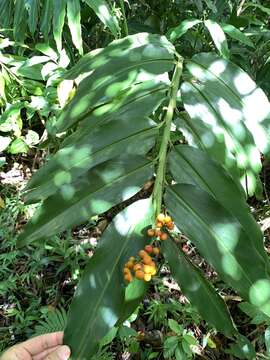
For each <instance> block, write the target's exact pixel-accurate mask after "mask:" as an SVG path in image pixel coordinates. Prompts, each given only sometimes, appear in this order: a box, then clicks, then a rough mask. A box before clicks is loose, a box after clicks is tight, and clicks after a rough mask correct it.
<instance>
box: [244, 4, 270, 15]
mask: <svg viewBox="0 0 270 360" xmlns="http://www.w3.org/2000/svg"><path fill="white" fill-rule="evenodd" d="M250 6H251V7H255V8H257V9H260V10H261V11H263V12H264V13H266V14H267V15H270V8H268V7H266V6H263V5H260V4H253V3H247V4H245V9H247V8H248V7H250Z"/></svg>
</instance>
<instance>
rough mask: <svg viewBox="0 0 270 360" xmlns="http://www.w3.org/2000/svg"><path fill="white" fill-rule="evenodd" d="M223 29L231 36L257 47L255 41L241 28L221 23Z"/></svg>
mask: <svg viewBox="0 0 270 360" xmlns="http://www.w3.org/2000/svg"><path fill="white" fill-rule="evenodd" d="M220 26H221V28H222V30H223V31H224V32H225V33H226V34H228V35H229V36H230V37H231V38H233V39H235V40H238V41H240V42H241V43H243V44H245V45H247V46H251V47H253V48H254V47H255V46H254V44H253V42H252V41H251V40H250V39H249V38H248V37H247V36H246V35H245V34H244V33H243V32H242V31H240V30H239V29H237V28H236V27H235V26H233V25H231V24H220Z"/></svg>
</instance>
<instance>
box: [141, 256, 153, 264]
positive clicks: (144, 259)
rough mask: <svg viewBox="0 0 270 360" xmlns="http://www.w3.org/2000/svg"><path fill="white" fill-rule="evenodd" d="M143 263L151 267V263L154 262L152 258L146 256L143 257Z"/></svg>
mask: <svg viewBox="0 0 270 360" xmlns="http://www.w3.org/2000/svg"><path fill="white" fill-rule="evenodd" d="M142 261H143V263H144V264H145V265H149V264H151V262H152V258H151V256H149V255H146V256H144V257H143V259H142Z"/></svg>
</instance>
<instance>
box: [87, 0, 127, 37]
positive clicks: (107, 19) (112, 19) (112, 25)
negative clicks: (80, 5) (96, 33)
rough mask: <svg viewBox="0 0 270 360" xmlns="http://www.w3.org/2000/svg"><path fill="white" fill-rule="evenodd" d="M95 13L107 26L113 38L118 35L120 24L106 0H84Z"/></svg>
mask: <svg viewBox="0 0 270 360" xmlns="http://www.w3.org/2000/svg"><path fill="white" fill-rule="evenodd" d="M84 1H85V2H86V4H87V5H89V6H90V7H91V8H92V9H93V10H94V12H95V13H96V15H97V16H98V17H99V18H100V20H101V21H102V22H103V24H104V25H105V26H107V27H108V28H109V29H110V31H111V33H112V34H113V35H114V37H115V38H117V37H118V35H119V31H120V26H119V24H118V20H117V18H116V16H115V15H114V14H113V12H112V9H111V7H110V6H109V4H108V3H107V1H106V0H84Z"/></svg>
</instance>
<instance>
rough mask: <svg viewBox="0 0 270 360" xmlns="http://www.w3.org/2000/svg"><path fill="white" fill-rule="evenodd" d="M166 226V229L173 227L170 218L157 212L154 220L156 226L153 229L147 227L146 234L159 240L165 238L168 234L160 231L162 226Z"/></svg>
mask: <svg viewBox="0 0 270 360" xmlns="http://www.w3.org/2000/svg"><path fill="white" fill-rule="evenodd" d="M164 227H165V228H167V230H173V229H174V223H173V221H172V218H171V217H170V216H168V215H164V214H159V215H158V216H157V220H156V228H155V229H148V231H147V234H148V236H151V237H154V236H155V237H158V238H159V240H167V239H168V235H167V234H166V233H165V232H163V231H162V229H163V228H164Z"/></svg>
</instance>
